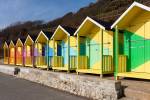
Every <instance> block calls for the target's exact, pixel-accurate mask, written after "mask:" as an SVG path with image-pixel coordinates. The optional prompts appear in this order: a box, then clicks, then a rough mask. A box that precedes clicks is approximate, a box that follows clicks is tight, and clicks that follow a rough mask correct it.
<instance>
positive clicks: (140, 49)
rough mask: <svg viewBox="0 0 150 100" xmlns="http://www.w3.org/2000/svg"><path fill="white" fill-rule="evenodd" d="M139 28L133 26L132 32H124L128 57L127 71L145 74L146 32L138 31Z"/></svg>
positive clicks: (125, 49) (125, 50)
mask: <svg viewBox="0 0 150 100" xmlns="http://www.w3.org/2000/svg"><path fill="white" fill-rule="evenodd" d="M137 28H138V27H137V26H133V27H130V31H125V32H124V52H125V55H127V56H128V61H127V71H133V72H145V67H144V66H145V65H144V64H145V39H144V32H143V31H137ZM135 30H136V32H134V31H135Z"/></svg>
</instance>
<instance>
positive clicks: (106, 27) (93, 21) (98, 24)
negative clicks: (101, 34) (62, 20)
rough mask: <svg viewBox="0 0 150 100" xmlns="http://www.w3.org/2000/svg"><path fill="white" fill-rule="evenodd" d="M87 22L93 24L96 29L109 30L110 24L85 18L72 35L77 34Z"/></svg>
mask: <svg viewBox="0 0 150 100" xmlns="http://www.w3.org/2000/svg"><path fill="white" fill-rule="evenodd" d="M87 20H89V21H91V22H92V23H94V24H95V25H97V26H98V27H100V28H101V29H103V30H105V29H110V26H111V24H110V23H107V22H105V21H102V20H99V19H95V20H94V19H92V18H90V17H88V16H87V17H86V18H85V20H84V21H83V22H82V24H81V25H80V26H79V27H78V29H77V30H76V32H75V33H74V35H76V34H77V33H78V31H79V30H80V28H81V27H82V26H83V25H84V24H85V22H86V21H87Z"/></svg>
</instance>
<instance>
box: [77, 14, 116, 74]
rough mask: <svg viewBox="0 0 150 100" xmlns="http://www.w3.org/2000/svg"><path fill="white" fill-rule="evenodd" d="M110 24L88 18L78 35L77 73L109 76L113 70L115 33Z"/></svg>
mask: <svg viewBox="0 0 150 100" xmlns="http://www.w3.org/2000/svg"><path fill="white" fill-rule="evenodd" d="M109 27H110V24H108V23H106V22H104V21H101V20H93V19H92V18H90V17H87V18H86V19H85V20H84V21H83V22H82V24H81V25H80V26H79V28H78V29H77V30H76V32H75V34H74V35H77V47H78V50H77V51H78V53H77V55H78V57H77V73H92V74H100V75H101V76H102V75H103V74H109V73H113V72H114V68H113V63H112V62H113V61H112V58H113V32H112V31H110V30H109Z"/></svg>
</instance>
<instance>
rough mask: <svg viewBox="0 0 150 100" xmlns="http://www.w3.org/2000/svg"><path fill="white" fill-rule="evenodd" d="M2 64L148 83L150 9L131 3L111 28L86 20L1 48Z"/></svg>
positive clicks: (18, 40)
mask: <svg viewBox="0 0 150 100" xmlns="http://www.w3.org/2000/svg"><path fill="white" fill-rule="evenodd" d="M4 64H10V65H18V66H28V67H37V68H44V69H53V70H63V71H67V72H70V71H76V72H77V73H91V74H100V75H101V76H102V75H103V74H113V73H114V76H115V78H116V79H117V77H132V78H141V79H150V7H148V6H145V5H143V4H140V3H137V2H134V3H133V4H132V5H131V6H130V7H129V8H128V9H127V10H126V11H125V12H124V13H123V14H122V15H121V16H120V17H119V18H118V19H117V20H116V21H115V22H114V23H113V24H112V25H111V24H109V23H106V22H104V21H101V20H94V19H92V18H90V17H87V18H86V19H85V20H84V21H83V22H82V24H81V25H80V26H79V27H78V29H76V30H75V29H74V28H71V27H66V26H60V25H59V26H58V27H57V29H56V30H55V32H54V33H50V32H45V31H41V32H40V33H39V34H38V36H36V37H35V36H32V35H28V36H27V37H26V38H21V37H20V38H18V39H17V40H16V41H10V42H8V41H6V42H5V44H4Z"/></svg>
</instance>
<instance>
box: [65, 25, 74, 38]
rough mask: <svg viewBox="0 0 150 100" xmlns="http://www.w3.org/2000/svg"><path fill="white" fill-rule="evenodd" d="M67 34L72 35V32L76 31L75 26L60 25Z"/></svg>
mask: <svg viewBox="0 0 150 100" xmlns="http://www.w3.org/2000/svg"><path fill="white" fill-rule="evenodd" d="M62 27H63V28H64V29H65V30H66V31H67V32H68V33H69V34H70V36H73V34H74V32H75V31H76V29H75V28H73V27H69V26H62Z"/></svg>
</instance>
